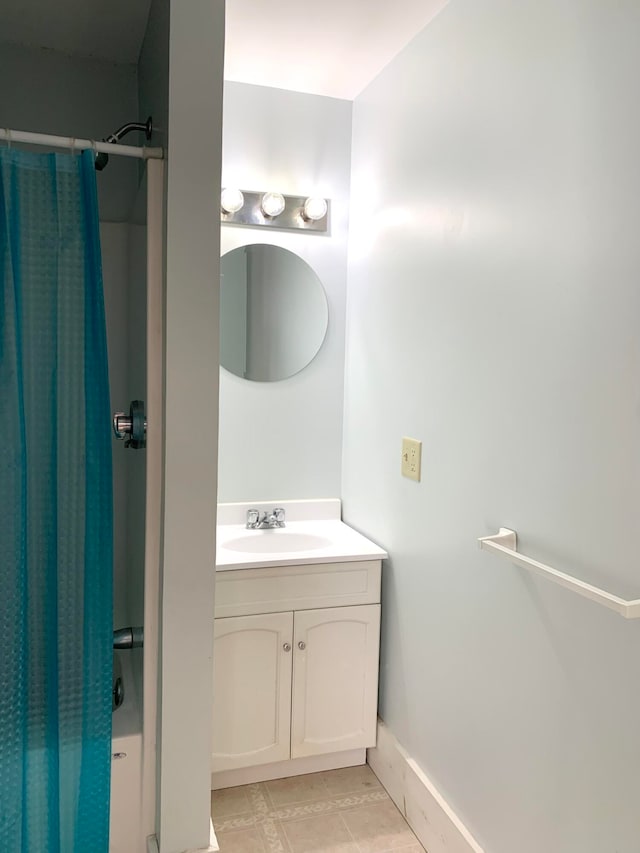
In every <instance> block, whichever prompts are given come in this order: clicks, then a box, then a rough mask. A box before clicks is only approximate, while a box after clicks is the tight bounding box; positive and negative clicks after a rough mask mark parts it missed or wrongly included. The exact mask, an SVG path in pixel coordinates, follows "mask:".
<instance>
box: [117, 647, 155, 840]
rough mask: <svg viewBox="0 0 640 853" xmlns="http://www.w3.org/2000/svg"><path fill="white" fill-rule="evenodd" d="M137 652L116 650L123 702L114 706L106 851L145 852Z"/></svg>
mask: <svg viewBox="0 0 640 853" xmlns="http://www.w3.org/2000/svg"><path fill="white" fill-rule="evenodd" d="M135 653H136V652H131V651H126V652H115V654H114V676H117V675H120V676H121V678H122V683H123V686H124V702H123V703H122V705H121V706H120V707H119V708H117V709H116V710H114V712H113V721H112V736H111V817H110V830H109V853H144V851H146V844H145V842H144V840H143V838H142V823H141V811H142V709H141V706H140V701H139V696H140V691H139V688H138V685H137V684H136V682H135V679H134V678H133V667H132V658H133V655H134V654H135Z"/></svg>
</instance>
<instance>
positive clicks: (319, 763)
mask: <svg viewBox="0 0 640 853" xmlns="http://www.w3.org/2000/svg"><path fill="white" fill-rule="evenodd" d="M380 571H381V563H380V561H379V560H365V561H360V562H350V563H330V564H321V565H302V566H276V567H267V568H260V569H247V570H235V571H227V572H218V574H217V576H216V577H217V580H216V614H217V617H216V622H215V644H214V706H213V753H212V773H213V775H212V783H213V787H227V786H230V785H234V784H243V783H245V782H249V781H260V780H262V779H268V778H276V777H278V776H286V775H295V774H296V773H303V772H305V773H310V772H313V771H314V769H328V768H330V767H334V766H335V767H340V766H346V765H347V764H350V763H351V764H357V763H362V762H363V761H364V756H365V750H366V748H367V747H370V746H374V745H375V736H376V718H377V692H378V657H379V635H380V603H379V602H380ZM283 762H284V764H283ZM243 768H244V769H243Z"/></svg>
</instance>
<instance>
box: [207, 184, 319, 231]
mask: <svg viewBox="0 0 640 853" xmlns="http://www.w3.org/2000/svg"><path fill="white" fill-rule="evenodd" d="M330 204H331V203H330V201H329V199H326V198H321V197H320V196H305V195H282V193H278V192H272V191H270V192H264V190H262V191H260V192H258V191H256V190H239V189H235V187H227V188H225V189H223V190H222V194H221V196H220V209H221V213H220V223H221V224H222V225H244V226H247V227H249V228H265V227H266V228H277V229H278V230H281V231H309V232H314V233H318V234H323V233H324V234H326V233H327V231H328V230H329V218H330Z"/></svg>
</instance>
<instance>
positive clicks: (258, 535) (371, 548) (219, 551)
mask: <svg viewBox="0 0 640 853" xmlns="http://www.w3.org/2000/svg"><path fill="white" fill-rule="evenodd" d="M275 505H276V506H277V505H278V504H275ZM280 505H282V504H280ZM292 514H293V513H292ZM223 517H225V518H226V517H228V516H223ZM387 556H388V555H387V552H386V551H385V550H384V549H383V548H380V547H379V546H378V545H376V544H375V543H374V542H371V540H370V539H367V538H366V536H363V535H362V534H360V533H358V532H357V531H356V530H354V529H353V528H352V527H349V526H348V525H347V524H344V523H343V522H342V521H340V520H339V519H336V518H332V519H323V520H314V519H306V520H304V521H295V520H293V521H287V522H286V526H285V527H284V528H278V529H273V530H270V529H268V530H247V528H246V526H245V524H244V523H243V524H219V525H218V528H217V546H216V570H217V571H229V570H232V569H256V568H263V567H265V566H299V565H305V564H318V563H342V562H354V561H356V560H383V559H384V558H385V557H387Z"/></svg>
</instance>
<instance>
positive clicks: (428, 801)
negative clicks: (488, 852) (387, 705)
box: [367, 720, 484, 853]
mask: <svg viewBox="0 0 640 853" xmlns="http://www.w3.org/2000/svg"><path fill="white" fill-rule="evenodd" d="M367 762H368V764H369V765H370V767H371V769H372V770H373V772H374V773H375V774H376V776H377V777H378V779H379V780H380V781H381V782H382V784H383V785H384V787H385V788H386V790H387V792H388V794H389V796H390V797H391V799H392V800H393V801H394V803H395V804H396V805H397V807H398V808H399V809H400V811H401V812H402V814H403V816H404V818H405V820H406V821H407V823H408V824H409V826H410V827H411V829H412V830H413V831H414V832H415V834H416V835H417V837H418V840H419V841H420V843H421V844H422V846H423V847H424V848H425V849H426V850H428V851H429V853H484V848H482V847H481V846H480V845H479V844H478V842H477V841H476V840H475V839H474V838H473V836H472V835H471V833H470V832H469V830H468V829H467V828H466V827H465V825H464V824H463V822H462V821H461V820H460V818H459V817H458V816H457V815H456V813H455V812H454V810H453V809H452V808H451V806H450V805H449V804H448V803H447V802H446V800H445V799H444V797H443V796H442V795H441V794H440V792H439V791H438V790H437V788H436V787H435V785H434V784H433V782H431V780H430V779H429V778H428V776H427V775H426V774H425V773H424V772H423V771H422V770H421V768H420V767H419V766H418V765H417V764H416V762H415V761H414V760H413V758H411V757H410V756H409V755H408V754H407V753H406V752H405V750H404V749H403V748H402V746H400V744H399V743H398V741H397V740H396V739H395V737H394V736H393V734H392V733H391V732H390V731H389V729H388V728H387V726H386V725H385V724H384V722H383V721H382V720H378V739H377V744H376V746H375V747H374V748H373V749H369V750H367Z"/></svg>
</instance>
